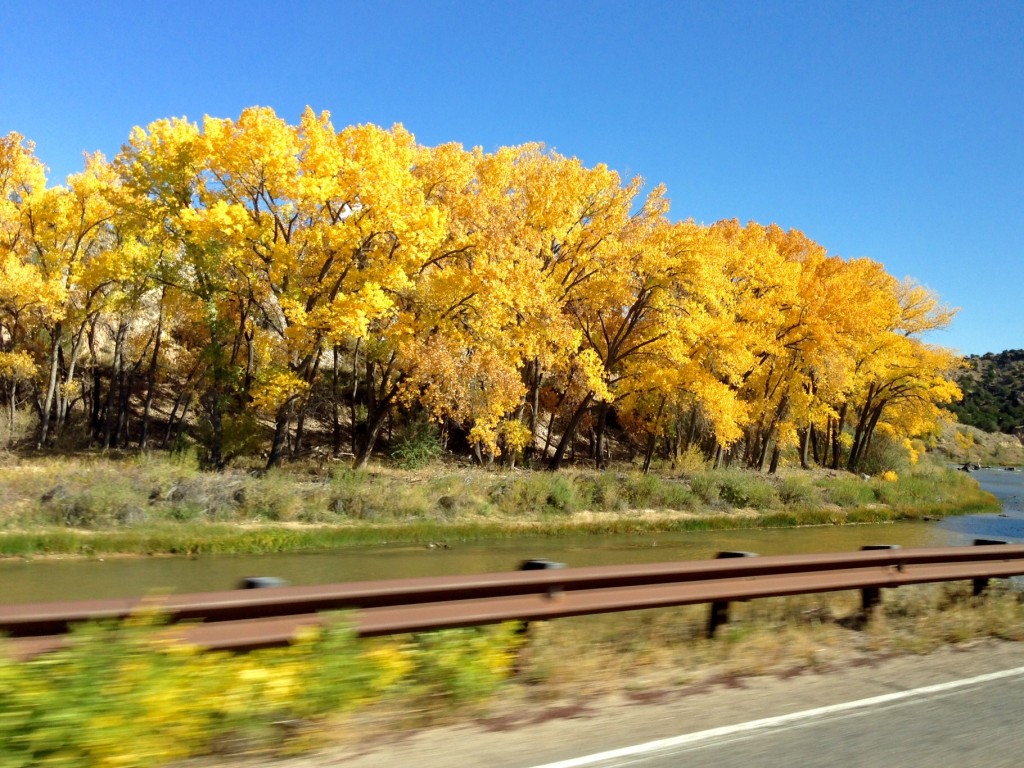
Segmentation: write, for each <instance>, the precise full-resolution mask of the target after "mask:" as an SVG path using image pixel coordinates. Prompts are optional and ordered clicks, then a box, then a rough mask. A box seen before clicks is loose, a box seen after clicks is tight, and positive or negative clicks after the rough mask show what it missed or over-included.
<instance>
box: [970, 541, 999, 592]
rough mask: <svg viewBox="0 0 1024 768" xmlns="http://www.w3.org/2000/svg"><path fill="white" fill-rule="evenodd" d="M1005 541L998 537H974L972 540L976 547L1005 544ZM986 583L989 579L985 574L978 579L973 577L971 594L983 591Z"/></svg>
mask: <svg viewBox="0 0 1024 768" xmlns="http://www.w3.org/2000/svg"><path fill="white" fill-rule="evenodd" d="M1005 543H1006V542H1005V541H1000V540H999V539H975V540H974V546H976V547H984V546H988V545H989V544H1005ZM988 583H989V579H988V577H987V576H986V577H982V578H978V579H973V580H972V581H971V594H972V595H974V596H975V597H978V596H979V595H980V594H981V593H982V592H984V591H985V590H986V589H988Z"/></svg>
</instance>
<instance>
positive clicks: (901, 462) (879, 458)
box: [857, 432, 910, 476]
mask: <svg viewBox="0 0 1024 768" xmlns="http://www.w3.org/2000/svg"><path fill="white" fill-rule="evenodd" d="M857 469H858V471H860V472H863V473H865V474H867V475H871V476H874V475H881V474H882V473H883V472H887V471H893V472H897V473H898V474H904V473H905V472H907V471H908V470H909V469H910V455H909V453H908V451H907V448H906V447H905V446H904V445H903V443H902V442H901V441H899V440H897V439H896V438H894V437H892V436H891V435H887V434H885V433H877V432H876V433H875V435H874V436H873V437H872V438H871V445H869V446H868V449H867V451H866V452H865V453H864V456H863V458H862V459H861V460H860V465H859V466H858V468H857Z"/></svg>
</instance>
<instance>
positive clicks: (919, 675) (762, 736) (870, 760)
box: [196, 641, 1024, 768]
mask: <svg viewBox="0 0 1024 768" xmlns="http://www.w3.org/2000/svg"><path fill="white" fill-rule="evenodd" d="M986 676H987V677H986ZM965 681H966V682H965ZM1022 719H1024V643H1002V642H997V641H986V642H983V643H977V644H974V645H972V646H971V647H970V648H959V649H945V650H942V651H938V652H936V653H933V654H930V655H928V656H907V657H898V658H890V659H874V660H862V661H861V662H860V663H856V664H851V665H847V666H844V667H838V668H832V669H827V670H821V671H819V672H815V673H805V674H801V675H797V676H795V677H790V678H781V677H757V678H749V679H745V680H742V681H740V682H738V683H737V682H732V683H729V684H718V685H698V686H683V687H681V688H678V689H673V690H665V691H660V692H655V693H646V694H643V695H640V694H636V695H633V696H629V695H624V696H619V697H603V698H587V697H580V698H579V699H577V700H573V701H561V702H553V703H549V704H544V705H541V704H538V705H536V706H533V707H527V708H519V709H517V710H515V711H513V712H506V713H505V714H504V715H502V716H491V717H488V718H485V719H482V720H480V721H476V722H470V723H465V724H461V725H455V726H447V727H441V728H428V729H423V730H420V731H416V732H412V733H404V734H394V733H391V734H384V735H380V736H374V737H366V738H354V739H352V740H350V742H349V743H348V744H347V745H346V746H341V747H335V748H333V749H331V750H328V751H324V752H322V753H320V754H316V755H310V756H306V757H303V758H296V759H293V760H285V761H275V762H274V763H272V765H274V766H275V768H335V767H336V768H392V767H393V766H406V765H408V766H417V768H464V767H466V768H468V767H475V766H480V767H481V768H541V767H543V768H591V767H592V768H612V767H613V766H614V767H616V768H618V767H620V766H633V767H636V768H640V767H641V766H642V767H643V768H655V767H657V768H664V767H665V766H680V765H685V766H687V768H694V767H699V766H716V768H730V767H731V766H743V767H744V768H758V767H760V766H765V767H767V766H772V768H775V766H778V765H785V766H787V768H809V767H811V766H833V765H841V766H844V768H849V767H850V766H879V765H899V766H914V767H915V768H917V767H920V768H928V767H930V766H936V767H938V766H942V768H947V766H951V765H955V766H957V767H958V768H971V767H973V766H985V768H999V766H1017V765H1021V764H1022V763H1024V728H1021V727H1020V726H1021V720H1022ZM665 740H670V742H669V743H668V744H666V743H664V742H665ZM656 741H662V742H663V743H662V744H661V746H662V747H666V749H657V748H655V749H653V750H652V749H651V748H650V747H649V746H648V747H645V746H644V745H649V743H650V742H656ZM618 750H628V752H626V753H619V755H618V756H615V755H612V756H610V759H603V757H609V756H608V755H606V754H605V755H603V757H602V754H603V753H607V752H609V751H618ZM595 756H596V757H595ZM210 765H212V763H211V764H210ZM255 765H257V764H256V763H249V762H247V763H245V768H251V767H252V766H255ZM196 766H197V768H205V764H202V763H197V764H196Z"/></svg>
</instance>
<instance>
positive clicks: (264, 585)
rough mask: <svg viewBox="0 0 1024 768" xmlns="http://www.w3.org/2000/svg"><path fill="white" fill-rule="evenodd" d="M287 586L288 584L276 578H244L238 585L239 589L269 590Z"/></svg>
mask: <svg viewBox="0 0 1024 768" xmlns="http://www.w3.org/2000/svg"><path fill="white" fill-rule="evenodd" d="M287 586H288V582H287V581H285V580H284V579H279V578H278V577H277V576H246V577H245V578H244V579H242V581H241V582H239V584H238V588H239V589H271V588H273V587H287Z"/></svg>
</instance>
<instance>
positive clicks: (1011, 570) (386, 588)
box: [0, 540, 1024, 656]
mask: <svg viewBox="0 0 1024 768" xmlns="http://www.w3.org/2000/svg"><path fill="white" fill-rule="evenodd" d="M977 543H979V544H981V543H984V544H986V546H973V547H937V548H921V549H899V548H889V547H884V548H865V549H864V550H862V551H858V552H843V553H837V554H814V555H781V556H766V557H725V558H722V559H716V560H701V561H680V562H670V563H655V564H648V565H628V566H594V567H583V568H551V569H539V570H520V571H514V572H506V573H487V574H479V575H472V576H442V577H433V578H419V579H388V580H380V581H363V582H350V583H342V584H327V585H318V586H294V587H292V586H281V587H276V588H273V589H256V590H251V589H247V590H228V591H221V592H204V593H194V594H181V595H170V596H165V597H160V598H125V599H112V600H83V601H59V602H48V603H32V604H23V605H0V633H3V634H6V635H8V636H10V637H11V638H12V640H11V641H10V643H11V644H12V645H13V648H14V652H15V653H16V654H17V655H18V656H30V655H33V654H36V653H40V652H43V651H46V650H51V649H53V648H56V647H59V646H60V645H61V644H62V643H63V638H62V633H64V632H66V631H67V630H68V628H69V627H70V626H72V625H74V624H76V623H80V622H85V621H95V620H104V619H121V618H125V617H127V616H130V615H132V614H133V613H136V612H139V611H142V610H147V609H148V610H153V609H155V610H158V611H160V612H161V613H163V614H165V615H166V617H167V619H168V621H170V622H172V623H180V622H190V624H189V626H187V627H185V628H184V631H183V633H182V635H183V639H184V640H185V641H186V642H190V643H194V644H196V645H199V646H202V647H205V648H211V649H237V650H251V649H255V648H262V647H269V646H274V645H285V644H287V643H288V642H290V641H291V640H292V639H293V638H294V637H295V635H296V633H297V632H298V631H299V630H300V629H302V628H303V627H307V626H310V625H317V624H321V623H323V622H324V621H326V620H328V619H327V617H326V616H325V615H323V612H326V611H338V610H352V611H353V612H354V613H353V615H352V619H353V621H354V625H355V629H356V631H357V632H358V634H360V635H362V636H368V637H369V636H377V635H389V634H397V633H404V632H420V631H428V630H436V629H447V628H453V627H465V626H479V625H485V624H494V623H499V622H503V621H510V620H520V621H524V622H529V621H537V620H544V619H556V618H564V617H568V616H580V615H584V614H597V613H609V612H615V611H628V610H637V609H644V608H665V607H670V606H678V605H690V604H696V603H710V604H712V606H713V609H712V615H711V621H710V624H709V633H713V632H714V630H715V627H717V626H718V625H719V624H721V623H723V622H724V621H726V620H727V619H728V604H729V602H730V601H736V600H750V599H754V598H760V597H782V596H787V595H797V594H809V593H816V592H834V591H841V590H850V589H859V590H861V591H862V595H863V606H864V609H865V610H869V609H870V608H871V607H872V606H873V605H874V604H875V603H877V601H878V599H879V597H880V594H881V593H880V590H881V589H883V588H887V587H898V586H901V585H906V584H920V583H928V582H942V581H958V580H971V581H972V582H973V583H974V591H975V593H978V592H980V591H981V590H982V589H983V588H984V586H985V585H986V584H987V582H988V580H989V579H991V578H1000V577H1009V576H1018V575H1022V574H1024V545H1021V544H1004V543H996V542H985V541H980V540H979V541H978V542H977ZM723 554H749V553H723ZM191 622H196V623H191Z"/></svg>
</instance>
